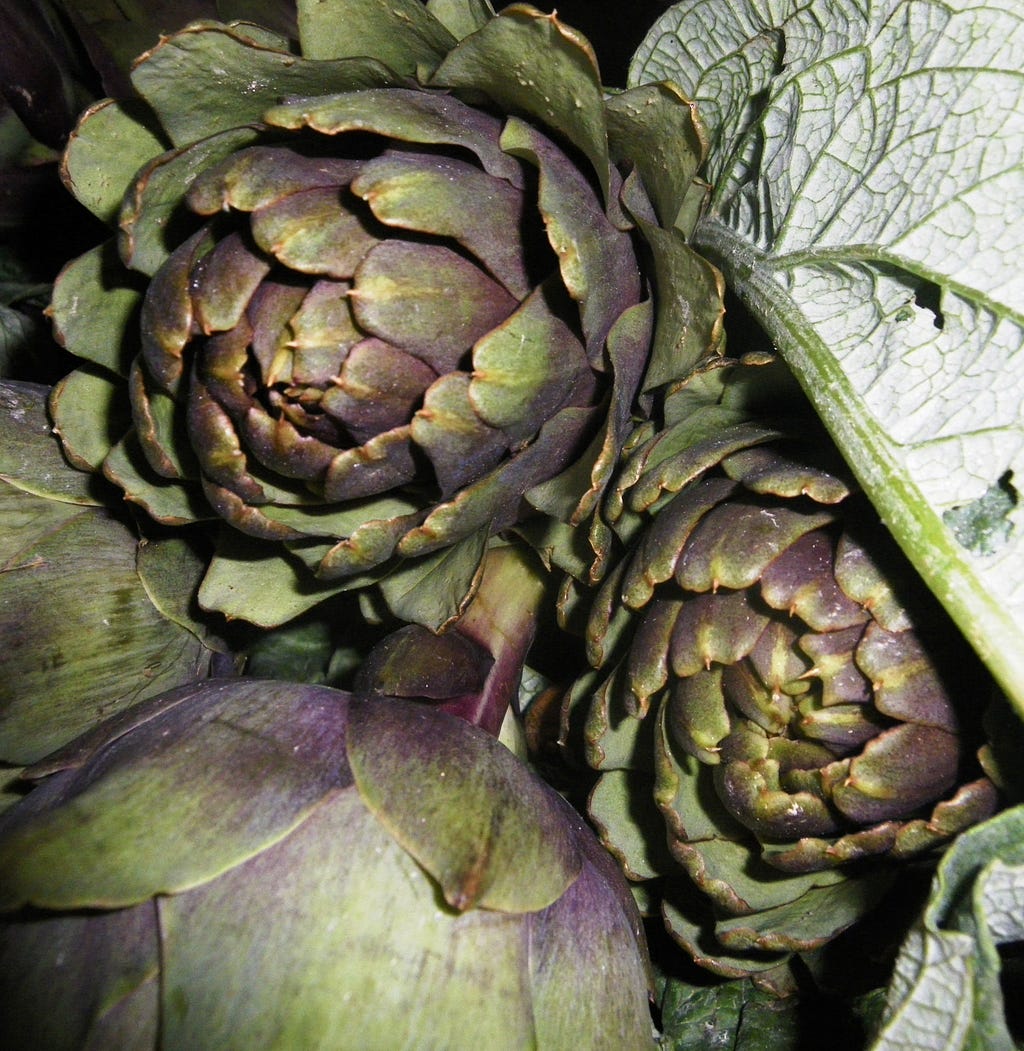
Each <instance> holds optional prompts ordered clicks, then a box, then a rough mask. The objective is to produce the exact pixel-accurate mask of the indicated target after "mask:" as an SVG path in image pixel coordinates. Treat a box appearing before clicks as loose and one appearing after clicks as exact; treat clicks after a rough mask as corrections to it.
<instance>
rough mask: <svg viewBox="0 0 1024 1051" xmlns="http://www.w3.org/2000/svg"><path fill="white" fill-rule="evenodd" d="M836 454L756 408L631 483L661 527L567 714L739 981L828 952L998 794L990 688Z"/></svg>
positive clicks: (630, 849)
mask: <svg viewBox="0 0 1024 1051" xmlns="http://www.w3.org/2000/svg"><path fill="white" fill-rule="evenodd" d="M825 447H827V442H825V441H824V440H822V441H821V442H818V443H814V442H811V441H809V440H794V439H785V438H782V437H780V436H779V433H778V432H777V431H775V430H774V429H771V428H768V427H764V428H760V429H758V428H757V427H756V426H753V427H752V426H751V424H750V423H749V421H748V422H745V423H743V424H742V425H734V426H726V427H724V428H722V429H721V430H719V431H718V432H717V433H716V434H715V436H714V437H713V438H711V439H705V440H703V441H698V442H696V443H694V444H692V445H691V446H690V447H689V448H688V449H687V451H686V453H685V454H684V455H683V456H681V457H678V458H676V459H675V460H673V459H667V460H664V461H662V462H661V463H660V464H659V465H658V467H657V468H656V470H654V471H652V472H651V474H650V475H648V476H647V477H644V476H642V475H639V474H638V475H637V478H638V480H637V482H636V485H635V486H633V487H632V488H630V487H628V486H627V487H626V488H624V489H623V500H624V502H625V505H626V506H629V505H630V503H631V501H632V506H633V507H634V508H644V509H645V510H643V519H644V522H643V524H642V525H641V526H635V525H634V526H633V527H631V528H633V529H634V532H633V533H632V540H631V546H630V548H629V550H628V552H627V554H626V555H625V556H624V557H623V558H622V560H621V561H620V562H619V563H618V564H617V565H616V566H615V567H614V568H613V569H612V570H611V572H610V573H609V575H608V577H607V578H606V580H605V582H604V584H603V585H602V587H601V589H600V591H599V592H598V594H597V597H596V599H595V601H594V602H593V606H592V609H591V613H590V619H589V623H588V627H587V641H588V647H589V652H590V655H591V659H592V663H593V664H594V665H595V668H596V669H597V670H596V671H595V672H593V673H590V674H588V675H587V676H585V677H583V678H582V679H581V680H579V681H578V682H577V683H576V684H575V686H574V688H573V690H572V691H571V693H570V695H569V699H568V701H567V704H566V710H565V713H564V723H565V727H566V729H565V731H564V732H565V735H566V737H567V739H568V740H570V741H571V740H575V739H579V738H582V741H583V744H584V749H585V752H586V756H587V759H588V761H589V763H590V764H591V765H592V766H593V767H595V768H596V769H597V770H599V771H601V778H600V779H599V781H598V783H597V786H596V788H595V789H594V791H593V794H592V797H591V801H590V810H591V815H592V817H593V819H594V820H595V822H596V823H597V825H598V826H599V827H600V828H601V830H602V835H603V838H604V840H605V842H606V844H607V845H608V846H609V847H610V849H611V850H612V851H613V853H615V854H616V855H617V856H618V857H619V858H620V859H621V861H622V862H623V864H624V866H625V868H626V871H627V873H628V874H630V875H631V876H632V877H634V878H636V879H647V878H651V877H655V876H666V877H668V879H667V882H666V883H665V886H666V887H667V888H668V889H667V890H666V892H665V897H664V903H663V913H664V916H665V919H666V922H667V924H668V926H669V928H670V929H671V930H672V932H673V933H674V934H675V936H676V937H677V939H678V940H679V941H680V942H681V943H682V944H683V945H685V946H686V947H687V948H688V949H689V950H690V951H691V952H692V954H693V955H694V957H695V958H696V959H698V961H699V962H701V963H703V964H705V965H706V966H709V967H711V968H712V969H714V970H717V971H719V972H721V973H724V974H731V975H739V974H744V973H749V972H752V971H757V970H763V969H767V968H770V967H772V966H773V965H775V964H777V963H778V962H779V961H780V959H784V957H785V954H786V953H788V952H791V951H794V950H801V949H809V948H813V947H816V946H819V945H821V944H823V943H824V942H826V941H827V940H828V939H829V938H831V937H832V936H834V935H835V934H837V933H838V932H839V931H841V930H842V929H844V928H845V927H846V926H849V924H851V923H852V922H854V920H856V919H857V918H858V917H859V916H860V915H861V914H862V913H863V912H864V911H865V910H866V909H867V908H868V907H870V904H871V903H872V902H873V901H874V900H875V899H876V898H877V896H878V894H879V893H880V892H881V890H882V888H883V887H884V886H885V884H886V882H887V881H888V880H889V878H890V874H891V872H892V871H893V865H892V864H891V862H894V861H898V860H900V859H904V858H909V857H913V856H917V855H921V854H922V853H924V852H926V851H929V850H931V849H932V848H935V847H940V846H942V845H943V844H945V843H947V842H948V841H949V840H950V838H951V837H953V836H955V835H956V834H957V833H958V832H960V831H961V830H963V829H965V828H967V827H968V826H970V825H972V824H974V823H976V822H978V821H980V820H982V819H984V818H986V817H988V816H989V815H991V814H992V813H993V812H994V810H995V808H996V806H997V795H996V790H995V788H994V786H993V784H992V783H991V781H990V780H989V779H988V778H987V777H985V776H984V775H983V774H982V770H981V767H980V765H979V763H978V761H977V756H976V754H975V753H976V750H977V747H978V745H979V744H980V743H981V742H980V733H979V730H978V728H977V726H976V725H974V724H971V723H970V720H971V719H972V718H974V720H975V723H977V722H978V721H979V717H980V713H981V711H982V710H983V708H984V707H985V705H986V703H987V700H988V697H987V696H986V695H985V691H986V687H985V683H987V682H988V679H987V677H986V676H985V675H984V673H983V672H981V670H980V663H979V662H977V661H976V660H975V659H974V658H973V654H971V652H970V650H969V649H968V647H967V646H966V644H965V643H964V642H963V640H962V638H961V637H960V636H959V635H958V634H957V633H956V631H955V629H953V628H952V626H951V625H949V624H948V622H946V621H945V619H944V616H943V615H942V613H941V611H939V610H938V609H937V608H934V609H933V608H932V607H931V606H929V605H928V603H927V602H926V601H924V600H920V596H918V595H911V594H910V589H912V588H913V587H915V586H917V587H918V588H919V587H920V585H919V584H917V582H916V578H915V577H914V575H913V571H912V570H911V569H910V568H909V565H908V564H907V563H906V562H905V560H904V559H903V557H902V555H901V553H900V552H899V551H898V550H897V549H896V547H895V544H894V543H893V542H892V540H891V538H890V537H889V535H888V533H887V532H886V530H885V529H884V527H883V526H882V525H881V523H880V522H878V520H877V517H876V516H875V515H874V512H873V510H872V509H871V507H870V506H869V505H868V504H867V502H866V501H865V500H864V498H863V497H862V495H861V494H859V493H858V492H857V491H856V489H855V487H854V486H853V484H852V483H851V482H850V481H849V480H848V479H847V477H846V472H845V470H844V469H842V468H841V467H840V468H837V467H833V466H829V465H828V464H827V463H826V462H825V457H824V456H823V453H822V449H823V448H825ZM639 455H641V456H642V455H644V451H643V450H641V452H640V454H639ZM682 460H686V467H685V470H684V469H683V466H682ZM684 477H685V479H686V480H685V481H684V482H683V483H682V484H679V483H678V482H675V483H673V482H672V479H678V478H684ZM979 683H980V684H981V686H980V687H979V685H978V684H979ZM965 720H966V722H967V725H966V726H964V725H962V723H963V721H965ZM659 829H660V832H659ZM666 831H667V849H666V848H665V847H664V845H663V844H662V843H660V842H659V841H658V840H659V838H660V837H662V836H664V834H665V832H666ZM854 863H858V864H854Z"/></svg>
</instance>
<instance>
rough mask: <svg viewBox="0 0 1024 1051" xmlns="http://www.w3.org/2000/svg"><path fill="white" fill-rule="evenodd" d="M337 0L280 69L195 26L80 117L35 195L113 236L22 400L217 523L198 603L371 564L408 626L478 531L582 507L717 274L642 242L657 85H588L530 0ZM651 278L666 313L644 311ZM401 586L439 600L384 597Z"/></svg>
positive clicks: (666, 101) (469, 581)
mask: <svg viewBox="0 0 1024 1051" xmlns="http://www.w3.org/2000/svg"><path fill="white" fill-rule="evenodd" d="M350 6H351V17H350V18H349V19H347V18H346V17H345V12H344V11H339V10H338V8H339V5H334V9H333V12H332V15H331V17H330V18H328V17H327V16H326V15H324V14H323V13H319V14H318V13H317V12H318V9H317V8H316V6H315V5H306V6H303V7H302V8H301V9H300V20H299V30H300V37H301V40H302V46H303V55H302V56H299V55H296V54H294V53H293V52H292V51H291V50H289V47H288V44H287V42H286V41H284V40H283V39H282V38H279V37H276V36H275V35H274V34H271V33H269V32H268V31H267V30H263V29H260V28H259V27H255V26H251V25H248V24H236V25H231V26H227V25H220V24H217V23H209V22H202V23H196V24H194V25H192V26H190V27H188V28H186V29H185V30H183V31H181V32H179V33H176V34H174V35H173V36H170V37H167V38H165V39H163V40H161V42H160V43H159V44H158V45H157V46H156V47H154V48H153V49H152V50H151V51H149V52H147V53H146V54H145V55H143V56H142V57H141V58H140V59H139V60H138V61H137V63H136V65H135V68H134V70H133V73H132V83H133V85H134V89H135V91H136V92H137V94H138V96H139V97H138V98H136V99H132V100H128V101H126V102H124V103H116V102H113V101H111V100H105V101H103V102H101V103H99V104H97V105H96V106H94V107H93V108H92V109H90V110H89V111H88V112H87V113H86V114H85V116H84V118H83V119H82V121H81V123H80V125H79V127H78V129H77V131H76V133H75V135H74V136H73V138H72V141H71V143H70V145H69V148H68V151H67V155H66V158H65V164H64V170H65V176H66V181H67V184H68V186H69V187H70V188H71V189H72V190H73V191H74V192H75V193H76V194H77V195H78V196H79V197H80V199H82V200H83V201H84V202H85V203H87V204H88V205H89V206H90V207H92V208H93V210H94V211H96V213H97V214H99V215H101V216H102V217H104V218H107V219H109V220H114V219H116V222H117V226H118V243H117V248H116V249H115V247H114V245H113V243H110V244H108V245H106V246H102V247H100V248H98V249H96V250H95V251H94V252H92V253H90V254H88V255H87V256H84V257H82V258H81V259H79V260H77V261H76V262H74V263H73V264H71V265H70V266H69V267H68V268H67V269H66V270H65V272H64V274H63V275H62V277H61V279H60V281H59V282H58V285H57V288H56V290H55V294H54V300H53V306H52V313H53V317H54V321H55V324H56V329H57V332H58V334H59V336H60V338H61V339H62V340H63V342H64V343H65V344H66V346H67V347H68V349H69V350H71V351H72V352H74V353H75V354H78V355H80V356H81V357H83V358H86V359H88V361H89V362H91V364H89V365H86V366H85V367H84V368H83V369H82V370H80V371H79V372H77V373H74V374H72V376H70V377H69V378H68V379H67V380H66V381H65V383H64V384H63V385H62V387H61V388H60V389H59V390H58V391H57V392H56V393H55V396H54V398H53V404H52V410H53V414H54V418H55V421H56V423H57V426H58V429H59V431H60V433H61V434H62V436H63V438H64V441H65V444H66V447H67V450H68V453H69V456H70V457H71V458H72V459H73V461H74V462H76V463H78V464H79V465H81V466H83V467H87V468H91V469H100V470H102V471H103V473H104V474H105V475H106V476H107V477H108V478H110V479H112V480H113V481H115V482H116V483H117V484H118V485H119V486H121V487H122V488H123V490H124V492H125V494H126V496H127V497H128V498H129V499H130V500H132V501H135V502H136V503H138V504H141V505H142V506H143V507H145V508H146V510H147V511H148V512H149V513H150V514H151V515H152V516H153V517H154V518H156V519H158V520H159V521H162V522H166V523H175V524H180V523H187V522H193V521H218V520H219V521H222V522H223V523H226V525H227V527H228V528H226V529H224V530H223V533H222V538H221V541H220V551H219V556H218V560H215V562H214V565H213V566H212V567H211V573H210V576H209V577H208V579H207V581H206V583H205V585H204V588H203V592H202V594H201V598H202V602H203V603H204V605H205V606H207V607H208V608H215V609H220V610H222V611H223V612H225V613H228V614H229V615H231V616H242V617H246V618H248V619H250V620H253V621H255V622H257V623H261V624H278V623H282V622H283V621H285V620H287V619H289V618H290V617H292V616H295V615H296V614H297V613H299V612H301V611H302V610H303V609H305V608H307V607H308V606H310V605H312V604H313V603H314V602H316V601H319V600H320V599H322V598H323V597H324V596H325V595H328V594H331V593H333V592H336V591H338V590H342V589H350V588H354V587H361V586H365V585H367V584H372V583H377V582H379V581H382V580H386V583H382V584H381V587H382V589H383V590H384V593H385V599H386V600H387V601H389V602H390V603H391V605H392V608H395V609H396V611H397V612H400V613H401V615H402V616H403V617H405V619H410V620H418V621H421V622H423V623H427V624H428V625H429V626H432V627H433V626H437V625H438V624H440V623H443V622H444V621H445V620H446V619H447V618H449V617H451V616H452V615H454V614H455V613H456V612H457V611H458V610H459V609H460V608H461V607H462V605H463V604H464V602H465V600H466V597H467V596H468V595H469V594H470V593H471V591H472V587H473V581H474V576H475V574H476V573H477V570H478V567H479V565H480V560H481V558H482V555H483V550H484V548H485V547H486V545H487V543H488V540H489V538H491V537H493V536H494V535H496V534H497V533H498V532H500V531H502V530H505V529H507V528H509V527H511V526H513V525H516V524H517V523H520V522H522V521H523V520H524V519H526V518H529V517H531V516H533V515H536V514H537V513H538V512H543V513H544V514H546V515H548V516H550V517H551V518H553V519H555V520H556V521H562V522H566V521H568V520H570V519H572V518H574V517H575V519H577V520H578V519H579V518H580V517H582V516H584V515H586V514H587V513H588V511H589V509H590V508H591V507H592V506H593V503H594V501H595V499H596V497H597V495H598V494H599V493H600V490H601V488H602V487H603V485H604V483H605V481H606V480H607V474H608V470H609V469H610V465H611V464H612V463H614V460H615V458H616V456H617V455H618V451H619V448H620V447H621V445H622V443H623V441H624V440H625V437H626V434H627V433H628V429H629V425H630V422H631V419H632V416H633V414H634V413H635V412H640V411H641V405H642V404H643V402H644V394H643V391H644V389H646V388H649V387H650V386H652V385H657V384H659V383H664V382H665V381H666V380H668V379H671V378H672V377H674V376H675V375H676V374H677V372H678V370H681V369H685V368H686V367H688V363H692V361H693V360H695V359H696V357H697V356H699V355H701V354H703V353H705V352H707V351H708V350H709V349H710V348H712V347H713V346H714V344H715V341H716V340H717V338H718V324H719V315H720V303H719V281H718V275H717V273H716V272H715V271H714V270H713V268H711V267H710V266H709V265H708V264H706V263H704V262H703V261H702V260H700V259H699V257H697V256H696V255H695V254H694V253H693V252H692V251H691V250H690V249H689V248H688V247H687V245H686V244H685V240H684V238H683V236H682V234H681V233H680V232H679V231H678V230H677V229H674V228H673V223H674V222H675V221H676V219H677V217H679V216H680V214H682V215H683V217H684V223H685V217H686V216H687V215H689V214H690V213H691V212H692V206H693V201H694V200H695V199H697V198H699V193H700V190H699V187H696V188H695V184H694V183H693V179H692V176H693V173H694V171H695V170H696V167H697V165H698V164H699V163H700V153H701V148H702V146H701V139H700V132H699V128H698V126H697V125H696V124H695V118H694V116H693V113H692V109H691V107H690V105H689V104H688V103H686V102H685V100H683V99H682V98H681V97H680V96H679V95H678V93H676V92H675V91H674V89H672V88H671V87H670V86H667V85H657V86H649V87H645V88H640V89H634V90H632V91H628V92H625V93H622V94H618V95H614V96H612V97H610V98H607V99H606V98H605V97H604V94H603V91H602V88H601V84H600V79H599V75H598V71H597V68H596V65H595V62H594V58H593V54H592V52H591V50H590V47H589V45H588V44H587V42H586V41H585V40H584V39H583V38H582V37H580V36H579V35H578V34H576V33H575V32H573V31H572V30H570V29H568V28H566V27H564V26H562V25H561V24H560V23H559V22H558V21H557V20H556V19H555V18H553V17H552V16H547V15H542V14H541V13H539V12H537V11H535V10H533V9H532V8H528V7H525V6H514V7H511V8H508V9H506V10H505V11H503V12H502V14H501V15H500V16H498V17H495V18H493V19H486V18H483V17H477V16H474V18H473V19H472V21H473V22H474V24H473V25H472V27H470V26H467V25H465V24H464V23H462V22H460V24H459V26H457V27H456V28H457V30H458V32H459V33H460V34H461V33H462V32H464V31H467V30H468V29H470V28H472V30H473V31H472V32H468V35H465V36H464V37H463V39H461V40H458V39H457V38H456V36H455V35H454V34H453V32H450V31H449V29H448V28H446V27H445V25H444V24H442V23H441V22H440V21H438V20H437V18H435V17H434V15H433V14H431V13H429V12H428V11H427V10H426V9H425V8H424V7H423V6H422V5H421V4H419V3H418V2H413V0H405V2H403V3H400V4H397V5H391V9H389V10H388V11H384V10H383V8H381V9H380V10H378V9H377V5H364V4H359V3H355V2H354V0H353V3H352V4H351V5H350ZM368 6H371V7H373V12H372V13H368V12H367V11H366V10H364V8H366V7H368ZM339 22H340V23H341V24H343V25H344V26H345V27H346V28H345V29H342V28H341V27H340V26H339ZM356 25H358V26H359V31H358V32H355V31H354V29H353V27H354V26H356ZM368 56H371V57H368ZM197 100H201V101H199V102H197ZM632 158H637V160H635V161H634V160H632ZM695 194H696V196H695ZM688 209H689V211H688ZM658 274H662V275H666V280H665V281H664V282H663V283H664V284H665V285H666V287H674V286H675V285H677V284H679V282H678V281H677V280H676V278H677V277H678V276H679V275H682V274H686V275H688V276H689V277H690V278H691V280H690V282H689V283H688V285H689V289H692V298H693V302H694V303H695V304H696V305H695V306H691V305H689V301H688V300H687V301H686V302H684V301H682V300H680V301H678V302H677V301H676V300H674V299H673V298H672V296H671V295H669V293H668V292H666V295H665V298H664V301H659V304H658V307H657V310H655V308H654V306H653V303H652V299H651V292H652V281H653V280H655V279H656V277H657V275H658ZM667 275H671V280H669V279H668V277H667ZM688 295H689V291H688ZM681 308H682V309H681ZM656 314H657V321H658V326H657V328H658V333H657V336H656V337H655V338H654V341H653V343H652V331H653V328H654V321H655V315H656ZM117 377H121V378H122V379H121V380H120V381H119V380H118V378H117ZM125 380H126V381H127V384H126V386H125V385H123V384H124V381H125ZM97 383H104V384H106V386H104V387H103V388H102V394H101V395H97V393H96V391H95V387H96V385H97ZM124 390H127V392H128V395H129V398H130V406H128V407H126V410H125V414H126V415H127V416H128V417H129V418H130V425H129V426H128V428H127V430H126V431H125V430H124V427H123V425H121V429H122V432H123V433H122V432H119V431H118V429H117V427H116V426H114V425H113V424H112V423H111V420H113V419H116V413H115V410H114V408H113V407H114V406H117V405H118V404H122V403H123V393H122V392H123V391H124ZM85 405H88V406H90V407H91V409H92V412H91V415H90V414H89V413H87V412H85V411H84V410H83V406H85ZM111 436H113V438H114V439H115V441H114V442H113V443H111V440H110V438H111ZM396 568H397V569H398V572H397V575H396V572H395V570H396ZM432 574H434V575H436V576H439V577H440V576H443V577H444V579H445V580H446V582H447V589H448V591H449V592H450V594H451V599H450V601H448V602H447V603H446V604H444V607H443V609H442V610H440V611H439V610H438V609H436V608H431V609H429V610H423V609H422V608H418V607H415V606H413V608H410V603H409V600H408V596H409V595H410V594H411V593H413V592H414V591H416V588H414V587H413V586H412V584H411V583H410V581H411V580H416V581H418V580H420V579H421V578H422V577H424V576H429V575H432ZM397 607H401V608H397Z"/></svg>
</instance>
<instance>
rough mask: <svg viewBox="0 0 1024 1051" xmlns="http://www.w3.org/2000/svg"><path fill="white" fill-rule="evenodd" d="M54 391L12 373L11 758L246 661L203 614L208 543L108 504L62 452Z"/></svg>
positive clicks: (6, 541)
mask: <svg viewBox="0 0 1024 1051" xmlns="http://www.w3.org/2000/svg"><path fill="white" fill-rule="evenodd" d="M47 393H48V388H47V387H44V386H42V385H39V384H33V383H21V382H15V381H0V515H2V516H3V523H4V528H3V530H2V534H0V653H2V654H3V667H4V674H3V677H2V679H0V762H2V763H12V764H18V765H22V764H25V763H33V762H35V761H36V760H38V759H41V758H42V757H43V756H44V755H46V754H47V753H48V752H52V751H53V750H54V749H55V748H58V747H60V746H61V745H63V744H65V743H66V742H67V741H69V740H71V739H72V738H74V737H77V736H78V735H79V734H80V733H82V732H84V731H85V730H87V729H89V728H90V727H91V726H93V725H95V723H97V722H99V721H100V720H102V719H104V718H106V717H107V716H110V715H112V714H113V713H114V712H116V711H119V710H120V709H122V708H126V707H128V706H130V705H132V704H135V703H137V702H138V701H140V700H143V699H145V698H146V697H151V696H154V695H156V694H158V693H163V692H164V691H165V690H168V689H170V688H172V687H174V686H179V685H181V684H183V683H186V682H190V681H192V680H193V679H195V678H197V677H200V676H203V675H206V674H207V671H208V669H209V668H210V666H211V664H212V663H218V662H221V661H223V662H224V664H222V665H221V666H222V667H229V666H230V665H231V662H232V658H231V657H230V655H229V654H228V652H227V651H228V647H227V645H226V643H225V642H224V641H223V640H221V639H219V638H217V637H216V635H215V634H214V633H213V631H211V630H210V628H209V626H208V625H206V624H203V623H201V622H200V621H198V620H197V619H196V618H195V617H193V616H192V611H191V604H192V599H193V593H194V591H195V588H196V587H197V585H198V583H199V580H200V579H201V576H202V572H203V568H204V553H203V552H202V551H201V550H199V549H195V548H193V546H192V545H191V543H190V541H189V538H187V537H181V536H177V535H170V536H169V535H167V534H166V533H165V532H164V531H161V530H158V529H156V528H151V530H150V535H149V536H146V535H144V534H142V535H140V533H139V531H138V530H137V529H136V528H135V524H134V523H133V522H132V520H131V518H130V516H126V515H124V514H117V513H116V512H115V511H113V510H112V509H109V508H107V507H105V506H103V504H102V503H101V502H100V501H99V499H98V498H97V496H96V495H95V494H94V493H92V492H91V486H90V483H91V482H92V481H94V479H93V478H92V477H91V476H89V475H85V474H82V473H81V472H80V471H76V470H74V469H72V468H71V467H69V466H68V465H67V464H66V463H65V462H64V460H63V458H62V456H61V452H60V444H59V443H58V442H57V441H56V439H55V438H54V436H53V434H52V433H51V428H50V422H49V419H48V418H47V414H46V397H47Z"/></svg>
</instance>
